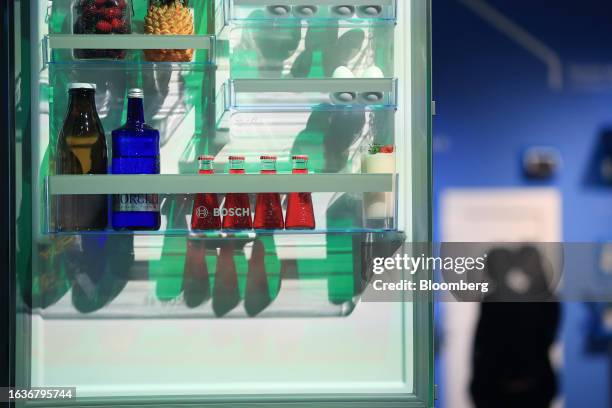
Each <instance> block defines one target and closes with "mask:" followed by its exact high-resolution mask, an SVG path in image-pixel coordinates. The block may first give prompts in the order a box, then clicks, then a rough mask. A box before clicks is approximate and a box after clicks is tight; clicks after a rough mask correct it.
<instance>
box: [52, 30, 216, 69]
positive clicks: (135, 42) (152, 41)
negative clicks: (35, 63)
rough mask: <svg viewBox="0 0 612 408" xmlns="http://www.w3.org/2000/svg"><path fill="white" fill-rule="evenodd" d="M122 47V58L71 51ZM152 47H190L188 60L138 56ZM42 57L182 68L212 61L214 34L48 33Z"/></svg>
mask: <svg viewBox="0 0 612 408" xmlns="http://www.w3.org/2000/svg"><path fill="white" fill-rule="evenodd" d="M76 49H88V50H125V51H126V55H125V57H124V58H123V59H80V58H77V57H76V56H75V55H74V54H73V51H74V50H76ZM152 49H177V50H184V49H193V50H195V56H194V58H193V60H192V61H191V62H152V61H145V60H143V58H142V55H141V54H142V51H143V50H152ZM43 56H44V61H46V62H47V63H50V64H75V63H79V64H84V65H96V67H97V68H99V66H97V64H107V65H112V64H120V65H136V66H151V67H154V68H156V67H166V68H185V67H190V66H194V65H198V64H213V63H214V56H215V37H214V36H212V35H148V34H123V35H99V34H49V35H47V36H46V37H45V39H44V41H43Z"/></svg>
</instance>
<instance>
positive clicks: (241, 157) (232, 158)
mask: <svg viewBox="0 0 612 408" xmlns="http://www.w3.org/2000/svg"><path fill="white" fill-rule="evenodd" d="M228 160H244V156H230V157H228Z"/></svg>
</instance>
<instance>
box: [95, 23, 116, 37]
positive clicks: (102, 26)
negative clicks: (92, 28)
mask: <svg viewBox="0 0 612 408" xmlns="http://www.w3.org/2000/svg"><path fill="white" fill-rule="evenodd" d="M112 30H113V26H112V25H111V23H109V22H108V21H105V20H100V21H98V23H97V24H96V31H97V32H99V33H103V34H108V33H110V32H111V31H112Z"/></svg>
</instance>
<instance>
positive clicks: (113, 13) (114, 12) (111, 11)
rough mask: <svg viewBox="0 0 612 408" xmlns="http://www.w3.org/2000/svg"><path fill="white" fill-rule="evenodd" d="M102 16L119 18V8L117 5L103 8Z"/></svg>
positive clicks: (110, 18)
mask: <svg viewBox="0 0 612 408" xmlns="http://www.w3.org/2000/svg"><path fill="white" fill-rule="evenodd" d="M104 18H106V19H107V20H109V21H110V20H112V19H114V18H121V9H120V8H119V7H110V8H107V9H105V10H104Z"/></svg>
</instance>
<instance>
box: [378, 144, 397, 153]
mask: <svg viewBox="0 0 612 408" xmlns="http://www.w3.org/2000/svg"><path fill="white" fill-rule="evenodd" d="M394 151H395V146H393V145H386V146H383V147H381V148H380V152H381V153H393V152H394Z"/></svg>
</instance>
